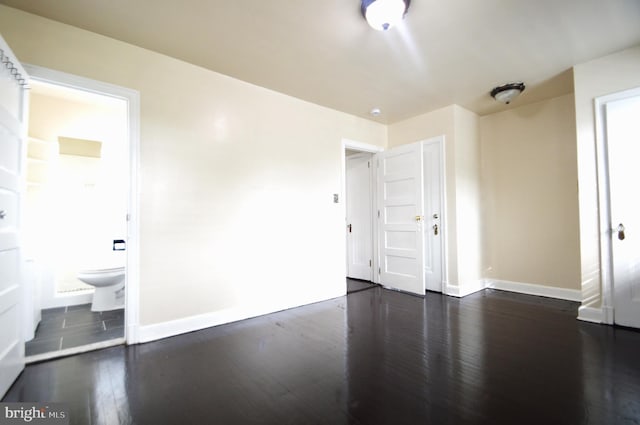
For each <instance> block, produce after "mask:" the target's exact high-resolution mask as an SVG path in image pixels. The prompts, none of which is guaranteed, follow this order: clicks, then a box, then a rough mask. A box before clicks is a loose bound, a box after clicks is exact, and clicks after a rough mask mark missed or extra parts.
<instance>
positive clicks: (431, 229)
mask: <svg viewBox="0 0 640 425" xmlns="http://www.w3.org/2000/svg"><path fill="white" fill-rule="evenodd" d="M442 141H443V139H442V137H439V138H437V139H433V140H428V141H425V142H423V148H422V149H423V158H424V159H423V168H424V183H423V184H424V215H425V222H424V223H425V226H424V278H425V282H426V288H427V290H429V291H435V292H442V250H443V247H442V241H443V239H442V237H443V236H442V230H443V229H442V170H441V162H440V161H441V149H442Z"/></svg>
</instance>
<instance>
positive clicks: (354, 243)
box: [346, 154, 373, 281]
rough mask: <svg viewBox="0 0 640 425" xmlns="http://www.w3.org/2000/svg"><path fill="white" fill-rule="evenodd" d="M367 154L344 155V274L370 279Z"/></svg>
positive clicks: (369, 192) (368, 166) (370, 207)
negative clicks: (345, 237)
mask: <svg viewBox="0 0 640 425" xmlns="http://www.w3.org/2000/svg"><path fill="white" fill-rule="evenodd" d="M370 167H371V154H356V155H350V156H348V157H347V158H346V192H347V193H346V204H347V276H348V277H352V278H355V279H363V280H369V281H371V280H372V277H373V276H372V262H373V237H372V234H373V228H372V224H371V216H372V213H371V210H372V207H373V206H372V204H371V202H372V200H371V168H370Z"/></svg>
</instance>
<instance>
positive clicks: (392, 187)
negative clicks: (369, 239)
mask: <svg viewBox="0 0 640 425" xmlns="http://www.w3.org/2000/svg"><path fill="white" fill-rule="evenodd" d="M377 167H378V225H379V229H380V231H379V232H378V235H379V238H380V240H379V247H380V270H379V272H380V282H381V283H382V285H383V286H386V287H388V288H391V289H397V290H400V291H404V292H409V293H412V294H417V295H421V296H424V294H425V274H424V231H423V222H424V213H423V193H424V192H423V187H422V185H423V179H422V143H421V142H418V143H413V144H410V145H404V146H400V147H397V148H393V149H389V150H387V151H385V152H381V153H379V154H378V155H377Z"/></svg>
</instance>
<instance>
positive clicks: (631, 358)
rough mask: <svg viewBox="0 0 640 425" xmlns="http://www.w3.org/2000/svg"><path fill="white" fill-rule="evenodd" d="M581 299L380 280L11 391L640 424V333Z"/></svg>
mask: <svg viewBox="0 0 640 425" xmlns="http://www.w3.org/2000/svg"><path fill="white" fill-rule="evenodd" d="M577 307H578V305H577V304H576V303H571V302H565V301H558V300H551V299H545V298H540V297H532V296H526V295H518V294H511V293H508V292H501V291H493V290H486V291H483V292H481V293H477V294H473V295H470V296H468V297H466V298H463V299H457V298H452V297H446V296H442V295H439V294H433V293H429V294H427V296H426V297H425V298H424V299H422V298H418V297H413V296H409V295H405V294H401V293H397V292H392V291H387V290H384V289H382V288H380V287H376V288H373V289H371V290H366V291H361V292H357V293H353V294H350V295H348V296H346V297H343V298H339V299H335V300H331V301H327V302H323V303H318V304H313V305H310V306H306V307H301V308H297V309H292V310H287V311H284V312H280V313H276V314H271V315H268V316H263V317H259V318H255V319H250V320H245V321H242V322H237V323H233V324H229V325H224V326H219V327H216V328H210V329H206V330H203V331H199V332H194V333H190V334H187V335H181V336H178V337H174V338H169V339H165V340H162V341H157V342H153V343H149V344H143V345H138V346H131V347H114V348H110V349H106V350H101V351H96V352H93V353H87V354H83V355H78V356H73V357H68V358H64V359H59V360H54V361H49V362H44V363H40V364H35V365H31V366H28V367H27V368H26V369H25V371H24V373H23V374H22V375H21V376H20V378H19V379H18V381H17V382H16V383H15V385H14V386H13V387H12V388H11V390H10V391H9V393H8V394H7V396H6V397H5V400H3V401H63V402H67V403H69V404H70V406H71V418H72V423H79V424H80V423H98V424H101V423H104V424H114V423H124V424H134V423H135V424H177V423H180V424H188V423H216V424H278V425H280V424H394V425H397V424H412V425H413V424H416V423H423V424H536V425H537V424H637V423H640V396H639V395H640V361H639V359H640V333H639V332H636V331H633V330H629V329H621V328H615V327H609V326H602V325H594V324H589V323H583V322H579V321H577V320H576V319H575V317H576V314H577Z"/></svg>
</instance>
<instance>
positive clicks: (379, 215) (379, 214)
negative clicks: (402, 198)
mask: <svg viewBox="0 0 640 425" xmlns="http://www.w3.org/2000/svg"><path fill="white" fill-rule="evenodd" d="M378 218H380V210H378Z"/></svg>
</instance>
